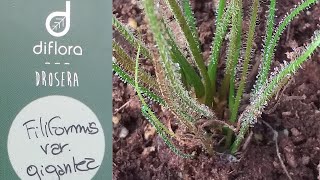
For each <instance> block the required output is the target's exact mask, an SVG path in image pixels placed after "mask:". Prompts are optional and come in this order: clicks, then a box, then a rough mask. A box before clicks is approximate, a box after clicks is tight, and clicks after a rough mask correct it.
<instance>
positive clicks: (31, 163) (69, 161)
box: [8, 96, 105, 180]
mask: <svg viewBox="0 0 320 180" xmlns="http://www.w3.org/2000/svg"><path fill="white" fill-rule="evenodd" d="M104 151H105V139H104V133H103V130H102V127H101V124H100V122H99V120H98V118H97V116H96V115H95V114H94V113H93V112H92V110H91V109H90V108H89V107H87V106H86V105H84V104H83V103H81V102H80V101H78V100H75V99H73V98H70V97H66V96H47V97H43V98H40V99H37V100H35V101H33V102H31V103H30V104H28V105H27V106H26V107H24V108H23V109H22V110H21V111H20V112H19V114H18V115H17V116H16V118H15V119H14V121H13V123H12V125H11V128H10V132H9V137H8V153H9V158H10V161H11V164H12V166H13V168H14V170H15V172H16V173H17V175H18V176H19V177H20V179H22V180H90V179H92V178H93V176H94V175H95V174H96V173H97V171H98V169H99V167H100V165H101V163H102V160H103V156H104Z"/></svg>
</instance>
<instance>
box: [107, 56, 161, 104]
mask: <svg viewBox="0 0 320 180" xmlns="http://www.w3.org/2000/svg"><path fill="white" fill-rule="evenodd" d="M112 70H113V71H114V72H115V75H117V76H118V77H119V78H120V79H121V80H122V81H123V82H125V83H128V84H130V85H131V86H133V87H135V83H134V77H133V76H131V75H129V74H127V73H126V72H125V71H123V70H122V68H121V67H120V66H118V65H117V64H116V63H114V62H113V63H112ZM139 89H140V91H141V93H142V94H143V96H144V97H145V98H148V99H151V100H152V101H155V102H157V103H159V104H161V105H163V106H165V102H164V100H163V99H162V98H161V97H160V96H159V95H157V94H156V93H154V92H153V91H152V90H151V89H148V88H146V87H143V86H142V85H141V84H140V83H139Z"/></svg>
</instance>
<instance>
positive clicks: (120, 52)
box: [112, 40, 161, 94]
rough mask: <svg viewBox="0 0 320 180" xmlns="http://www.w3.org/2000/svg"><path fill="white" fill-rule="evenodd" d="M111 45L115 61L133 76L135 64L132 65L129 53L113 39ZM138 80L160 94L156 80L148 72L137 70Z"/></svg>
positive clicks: (132, 61)
mask: <svg viewBox="0 0 320 180" xmlns="http://www.w3.org/2000/svg"><path fill="white" fill-rule="evenodd" d="M112 47H113V50H114V52H113V56H114V57H115V60H116V63H117V64H118V65H119V66H120V67H121V68H122V69H123V70H124V71H125V72H127V73H128V74H129V75H131V76H132V77H133V75H134V71H135V69H134V68H135V65H134V60H133V59H132V58H131V57H129V55H128V54H127V53H126V52H125V50H124V49H122V47H121V46H120V45H119V44H118V43H117V42H116V41H114V40H113V42H112ZM139 73H140V74H139V77H140V79H139V81H140V83H142V84H143V86H145V87H146V88H148V89H153V91H154V92H155V93H156V94H161V93H160V91H159V87H158V84H157V81H156V79H155V78H154V77H152V76H151V75H150V74H149V73H147V72H145V71H142V70H141V71H140V72H139Z"/></svg>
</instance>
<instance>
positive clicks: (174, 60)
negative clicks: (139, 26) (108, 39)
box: [113, 0, 320, 158]
mask: <svg viewBox="0 0 320 180" xmlns="http://www.w3.org/2000/svg"><path fill="white" fill-rule="evenodd" d="M318 1H319V0H305V1H304V2H302V3H300V4H299V5H298V6H296V7H295V8H294V9H292V11H291V12H290V13H289V14H288V15H287V16H285V17H284V18H283V20H282V21H281V23H279V25H278V26H277V27H276V28H275V14H276V0H270V5H269V13H268V16H267V19H266V24H267V25H266V33H265V40H264V49H263V51H262V52H263V53H262V57H263V58H262V60H261V63H260V69H259V72H258V75H257V80H256V83H255V85H254V88H253V90H252V92H251V94H250V103H249V104H248V105H247V107H246V109H245V111H243V112H242V113H241V114H240V112H239V106H240V103H241V100H242V96H243V93H244V92H245V88H246V86H247V85H246V81H247V76H248V72H249V70H250V68H249V66H250V61H251V59H252V52H253V43H254V40H255V36H256V33H255V29H256V26H257V21H258V17H259V16H258V11H259V0H252V4H251V9H250V10H251V13H250V23H249V26H248V27H249V29H248V31H244V28H242V21H243V14H244V13H243V7H242V5H243V2H242V0H230V1H226V0H220V1H219V6H218V9H217V16H216V23H215V25H216V27H215V29H216V31H215V33H214V39H213V41H212V50H211V55H210V58H209V64H208V66H206V65H205V62H204V59H203V57H202V52H201V46H200V43H199V38H198V36H199V35H198V32H197V27H196V19H195V18H194V14H193V12H192V8H191V5H190V2H189V1H188V0H181V1H177V0H164V2H165V6H164V7H163V6H157V7H156V6H155V2H154V0H142V4H143V7H144V14H145V16H146V18H147V20H148V25H149V28H150V30H151V32H152V35H153V39H154V43H155V44H156V47H155V48H148V47H147V46H146V45H145V44H144V43H143V42H142V40H140V39H139V38H136V37H135V36H134V33H133V32H131V31H130V30H129V28H127V27H126V26H125V25H124V24H122V23H121V22H120V21H119V20H117V19H116V18H115V17H113V26H114V29H115V30H116V31H118V32H119V33H120V34H121V35H122V36H123V37H124V39H125V40H126V41H127V42H128V43H129V44H130V45H131V46H132V47H134V48H135V49H136V50H137V51H138V52H137V57H136V60H135V61H134V60H133V58H132V57H130V55H129V54H127V52H126V51H125V50H124V49H123V47H122V46H121V44H119V43H118V42H117V41H116V40H114V41H113V56H114V60H113V70H114V72H115V74H117V75H118V76H119V77H120V78H121V79H122V80H123V81H125V82H127V83H129V84H131V85H132V86H134V88H135V90H136V91H137V94H138V96H139V99H140V101H141V111H142V114H143V115H144V116H145V117H146V118H147V119H148V121H149V122H150V123H151V124H152V125H153V126H154V127H155V129H156V130H157V132H158V134H159V136H160V137H161V138H162V139H163V140H164V142H165V143H166V144H167V145H168V147H169V148H170V149H171V150H172V151H173V152H175V153H176V154H177V155H179V156H181V157H184V158H190V157H192V155H190V154H185V153H183V152H181V151H180V150H179V149H178V148H177V147H176V146H175V145H174V143H173V142H172V140H171V138H175V139H176V140H177V141H180V140H181V139H180V138H179V137H180V136H179V135H177V134H175V133H174V132H172V131H170V130H169V129H168V128H167V127H166V126H165V125H164V124H163V123H161V121H160V120H159V119H158V118H157V117H156V115H155V114H154V113H153V112H152V110H151V108H150V107H149V106H148V105H147V103H146V100H145V99H149V100H151V101H155V102H157V103H159V104H160V105H162V106H164V107H166V108H167V109H169V110H170V111H171V112H173V114H174V115H175V117H176V118H177V120H179V122H180V123H181V125H182V126H185V128H186V130H187V131H188V132H189V133H191V134H193V136H194V137H195V138H196V139H193V140H197V141H200V142H201V143H202V145H203V147H204V148H205V149H206V150H207V152H208V154H210V155H213V154H214V144H215V141H218V140H219V139H215V138H213V137H217V136H215V135H216V134H218V135H219V137H223V139H225V141H224V143H225V147H226V148H227V149H229V150H230V152H231V153H235V152H237V151H238V149H239V147H240V146H241V143H242V141H243V139H244V138H245V135H246V134H247V131H248V130H249V129H250V127H251V126H253V125H254V124H255V123H256V122H257V119H258V118H259V116H260V115H261V114H262V113H263V110H264V107H265V106H266V105H267V103H268V101H269V100H270V99H271V98H272V96H273V95H275V94H277V93H278V92H279V91H280V90H281V88H282V87H283V86H285V85H286V84H287V83H288V81H289V79H290V78H292V76H293V75H294V73H295V72H296V71H297V70H298V69H299V68H300V67H301V66H302V64H303V63H304V62H305V61H306V60H308V59H309V57H310V56H311V55H312V53H313V52H314V51H315V50H316V49H317V47H319V46H320V33H315V35H314V36H313V38H312V40H311V42H310V44H309V45H308V46H306V47H305V50H304V51H303V52H302V53H300V54H297V56H296V59H295V60H293V61H291V62H290V63H286V62H285V63H284V64H283V65H281V66H280V67H278V68H275V69H274V70H273V71H272V72H270V67H271V63H272V60H273V57H274V51H275V47H276V46H277V44H278V42H279V39H280V37H281V35H282V33H283V32H284V30H285V28H286V27H287V26H288V24H289V23H290V22H291V21H292V20H293V19H294V18H295V17H296V16H297V15H298V14H299V13H300V12H302V11H303V10H305V9H307V8H308V7H310V6H311V5H313V4H315V3H316V2H318ZM159 8H165V9H166V10H169V11H171V13H172V14H173V16H174V20H175V21H174V22H175V23H176V24H177V25H178V31H181V33H182V36H183V37H177V29H172V26H170V25H169V24H168V21H167V19H166V18H165V15H164V14H161V12H163V11H160V10H159ZM180 39H184V40H185V41H186V42H185V44H186V45H187V52H185V51H183V50H182V49H183V48H184V47H181V46H180V45H181V44H178V43H177V41H178V40H180ZM224 41H225V42H224ZM224 43H225V44H227V52H226V56H225V57H221V54H222V53H221V49H222V46H223V44H224ZM152 46H153V45H150V47H152ZM140 53H141V55H142V56H144V57H145V58H147V59H150V60H152V63H153V66H154V69H155V74H156V76H155V77H154V76H152V75H151V74H150V73H148V72H146V71H144V70H142V69H139V57H140ZM224 58H226V62H225V64H226V67H225V70H224V76H223V78H222V79H219V78H218V77H217V72H218V68H217V67H218V66H217V65H218V63H219V62H220V61H221V60H223V59H224ZM190 62H194V63H190ZM193 64H194V65H195V67H194V66H193ZM198 71H199V74H198ZM269 74H270V75H269ZM237 78H239V80H237V81H239V82H238V83H237V82H236V79H237ZM217 81H220V82H221V85H220V87H217V86H218V84H219V83H217ZM246 93H250V92H246ZM235 124H239V125H240V126H239V127H238V129H239V130H238V131H237V128H235V127H234V125H235ZM220 140H221V139H220Z"/></svg>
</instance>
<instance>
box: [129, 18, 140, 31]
mask: <svg viewBox="0 0 320 180" xmlns="http://www.w3.org/2000/svg"><path fill="white" fill-rule="evenodd" d="M128 25H129V26H130V27H131V28H133V29H137V27H138V23H137V21H136V20H134V19H133V18H131V17H130V18H129V19H128Z"/></svg>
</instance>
